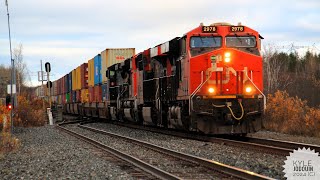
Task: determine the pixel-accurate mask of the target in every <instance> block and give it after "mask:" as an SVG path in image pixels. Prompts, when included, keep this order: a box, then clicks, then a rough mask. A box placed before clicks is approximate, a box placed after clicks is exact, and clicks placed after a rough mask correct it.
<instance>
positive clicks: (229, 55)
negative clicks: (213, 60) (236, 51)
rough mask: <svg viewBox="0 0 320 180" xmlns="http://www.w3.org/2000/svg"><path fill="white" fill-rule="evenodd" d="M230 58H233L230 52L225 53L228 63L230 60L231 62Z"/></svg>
mask: <svg viewBox="0 0 320 180" xmlns="http://www.w3.org/2000/svg"><path fill="white" fill-rule="evenodd" d="M230 57H231V53H230V52H226V53H224V61H225V62H226V63H228V62H230V60H231V59H230Z"/></svg>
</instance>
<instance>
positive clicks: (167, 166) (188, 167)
mask: <svg viewBox="0 0 320 180" xmlns="http://www.w3.org/2000/svg"><path fill="white" fill-rule="evenodd" d="M65 127H66V128H67V129H70V130H72V131H74V132H77V133H79V134H81V135H84V136H86V137H89V138H91V139H94V140H96V141H98V142H100V143H103V144H105V145H107V146H109V147H111V148H113V149H116V150H119V151H121V152H123V153H126V154H129V155H131V156H133V157H135V158H138V159H140V160H142V161H144V162H146V163H148V164H151V165H153V166H156V167H157V168H159V169H161V170H164V171H166V172H169V173H171V174H173V175H176V176H178V177H180V178H182V179H185V178H187V179H217V180H218V179H225V178H227V179H234V178H232V177H230V176H228V175H224V174H222V173H217V172H215V171H213V170H212V169H209V168H204V167H201V166H199V165H198V164H193V163H189V162H186V161H184V160H181V159H180V158H174V157H171V156H168V155H167V154H165V153H159V152H157V151H154V150H151V149H150V148H146V147H144V146H141V145H137V144H135V143H132V142H131V141H127V140H123V139H122V138H118V137H113V136H109V135H104V134H100V133H96V132H92V131H90V130H85V129H82V128H79V127H78V126H77V125H67V126H65Z"/></svg>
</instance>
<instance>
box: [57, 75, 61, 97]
mask: <svg viewBox="0 0 320 180" xmlns="http://www.w3.org/2000/svg"><path fill="white" fill-rule="evenodd" d="M57 88H58V89H57V95H60V94H61V78H60V79H58V81H57Z"/></svg>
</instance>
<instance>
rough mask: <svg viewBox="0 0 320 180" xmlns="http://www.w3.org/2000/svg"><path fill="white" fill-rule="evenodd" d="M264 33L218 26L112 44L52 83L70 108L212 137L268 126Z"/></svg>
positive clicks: (59, 100) (55, 98) (67, 109)
mask: <svg viewBox="0 0 320 180" xmlns="http://www.w3.org/2000/svg"><path fill="white" fill-rule="evenodd" d="M261 39H263V37H262V36H261V35H260V34H259V33H258V32H257V31H255V30H253V29H251V28H250V27H247V26H244V25H241V24H238V25H231V24H229V23H214V24H211V25H208V26H205V25H203V24H202V23H201V24H200V26H198V27H196V28H195V29H192V30H191V31H189V32H187V33H186V34H184V35H182V36H181V37H176V38H173V39H171V40H169V41H167V42H164V43H162V44H159V45H157V46H155V47H152V48H149V49H146V50H144V51H143V52H140V53H137V54H135V49H133V48H129V49H106V50H104V51H103V52H101V54H98V55H96V56H95V57H94V58H92V59H91V60H89V61H88V63H84V64H82V65H81V66H79V67H78V68H76V69H74V70H73V71H71V72H70V73H69V74H67V75H65V76H64V77H62V78H60V79H58V80H57V81H55V82H54V83H53V88H52V89H51V91H53V92H52V94H53V96H52V97H51V98H52V100H53V101H54V102H55V103H58V104H62V105H63V107H64V111H65V113H70V114H77V115H80V116H87V117H96V118H100V119H106V120H109V121H122V122H127V123H129V122H131V123H136V124H140V125H147V126H158V127H161V128H170V129H179V130H185V131H195V132H200V133H205V134H212V135H216V134H247V133H251V132H256V131H258V130H259V129H261V127H262V117H263V113H264V110H265V102H266V98H265V95H264V94H263V67H262V65H263V63H262V57H261V54H260V50H261Z"/></svg>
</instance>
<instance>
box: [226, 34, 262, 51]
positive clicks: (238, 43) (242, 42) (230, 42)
mask: <svg viewBox="0 0 320 180" xmlns="http://www.w3.org/2000/svg"><path fill="white" fill-rule="evenodd" d="M226 46H227V47H249V48H250V47H256V38H255V37H254V36H228V37H226Z"/></svg>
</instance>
